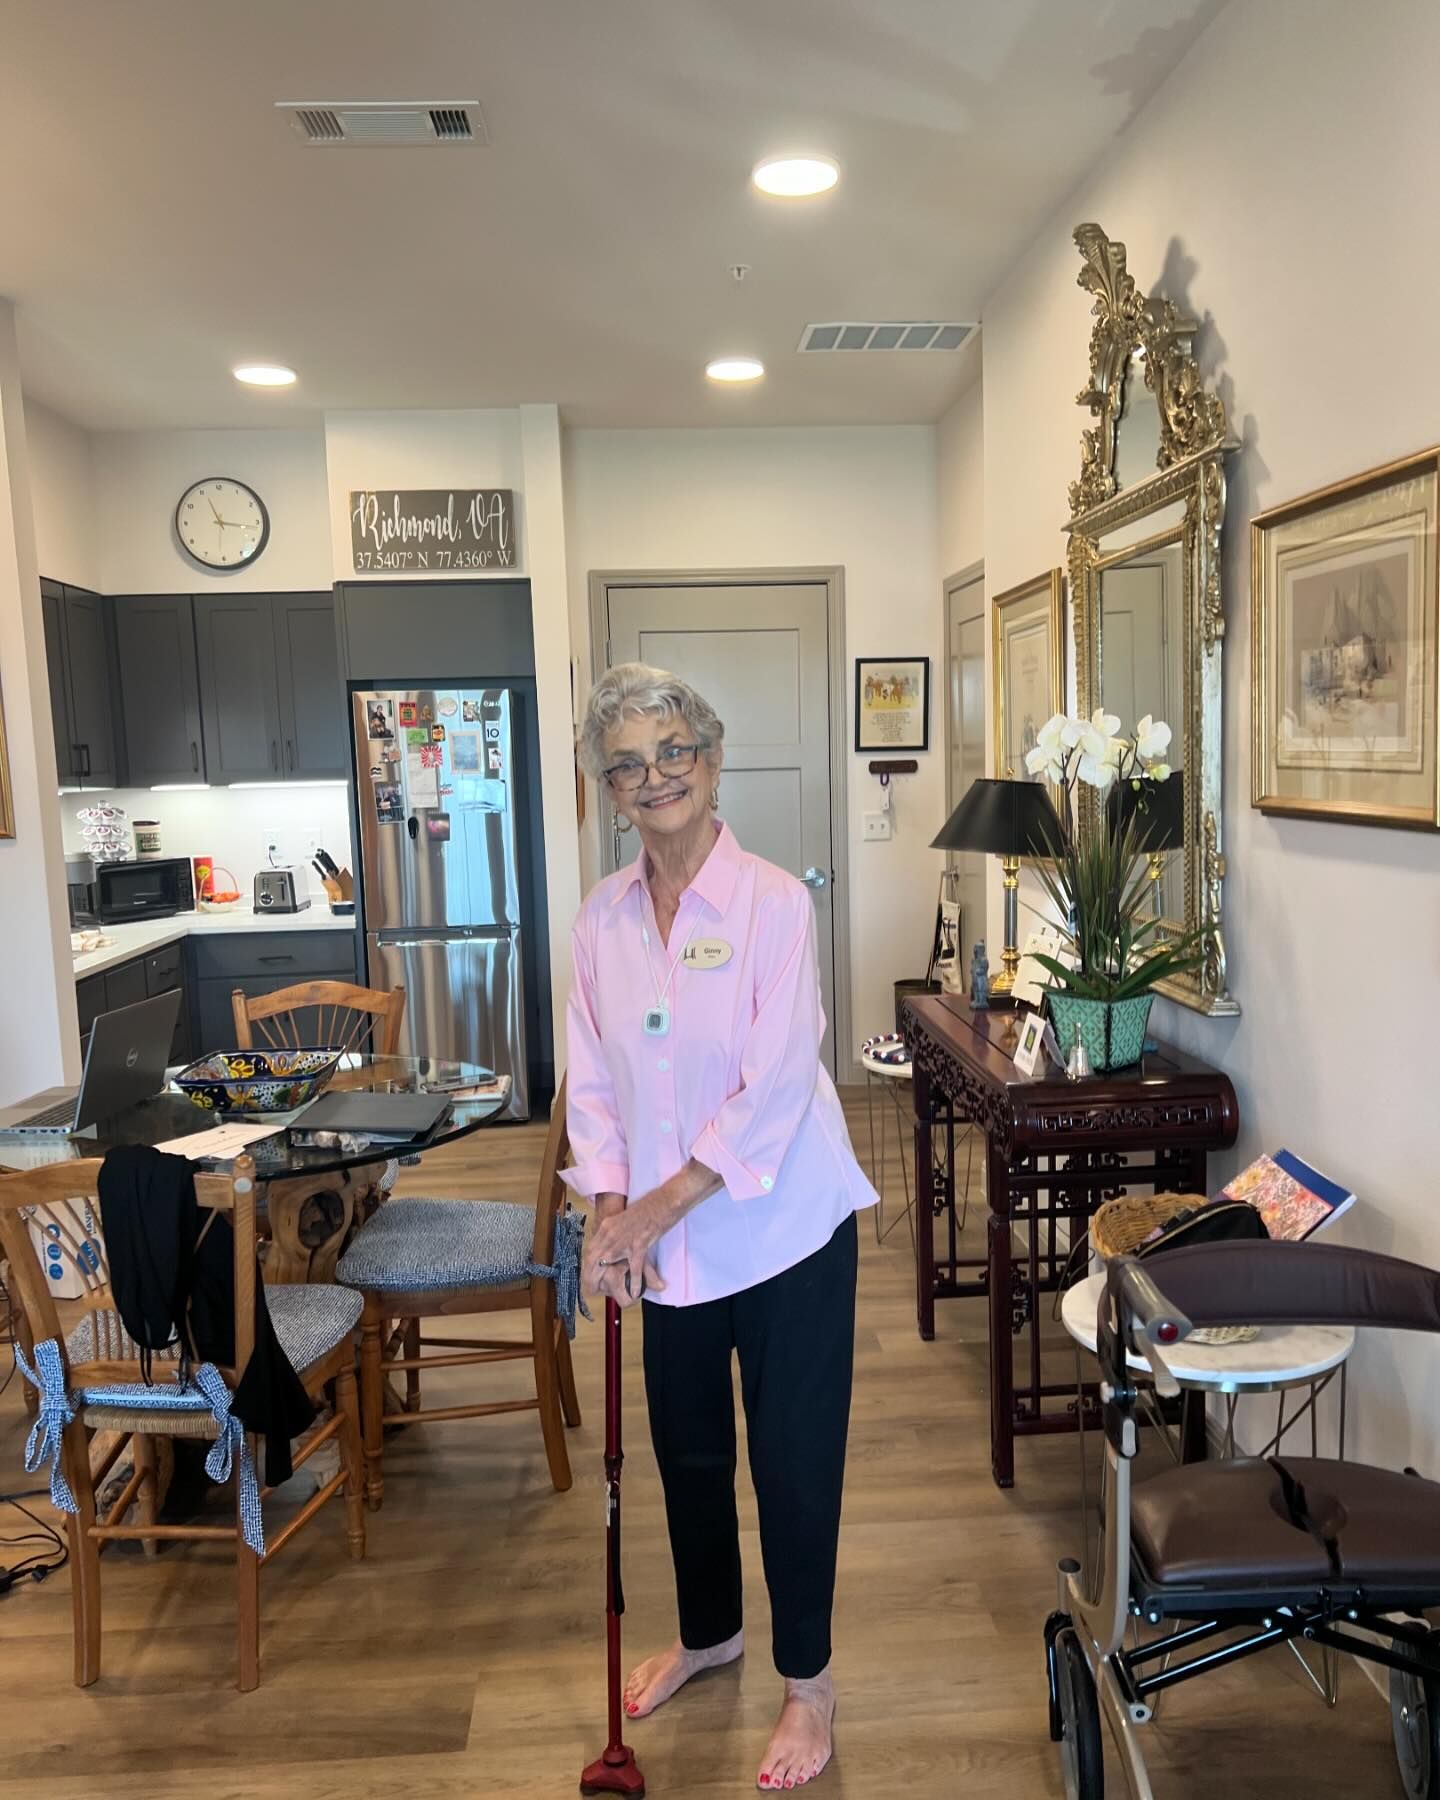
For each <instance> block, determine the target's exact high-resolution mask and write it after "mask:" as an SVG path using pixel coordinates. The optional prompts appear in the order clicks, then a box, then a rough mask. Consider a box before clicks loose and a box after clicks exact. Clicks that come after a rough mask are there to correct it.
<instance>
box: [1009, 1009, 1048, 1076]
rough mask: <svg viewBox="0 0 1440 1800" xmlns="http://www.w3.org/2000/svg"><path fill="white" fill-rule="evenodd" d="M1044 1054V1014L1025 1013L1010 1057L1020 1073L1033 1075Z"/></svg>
mask: <svg viewBox="0 0 1440 1800" xmlns="http://www.w3.org/2000/svg"><path fill="white" fill-rule="evenodd" d="M1044 1055H1045V1015H1044V1014H1043V1013H1038V1012H1032V1013H1026V1015H1025V1018H1024V1020H1023V1022H1022V1023H1021V1026H1020V1041H1019V1043H1018V1044H1016V1046H1015V1055H1014V1057H1013V1058H1012V1059H1011V1060H1012V1061H1013V1062H1014V1064H1015V1067H1016V1068H1017V1069H1018V1070H1019V1071H1020V1073H1021V1074H1022V1075H1033V1074H1034V1073H1035V1069H1036V1066H1037V1065H1038V1064H1039V1063H1040V1062H1041V1061H1042V1060H1043V1059H1044Z"/></svg>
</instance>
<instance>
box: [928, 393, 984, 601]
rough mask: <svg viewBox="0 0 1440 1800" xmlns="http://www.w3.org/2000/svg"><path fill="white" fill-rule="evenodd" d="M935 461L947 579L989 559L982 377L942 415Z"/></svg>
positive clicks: (943, 569)
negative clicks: (986, 554)
mask: <svg viewBox="0 0 1440 1800" xmlns="http://www.w3.org/2000/svg"><path fill="white" fill-rule="evenodd" d="M935 461H936V478H937V483H938V488H939V497H940V575H941V579H942V580H944V579H947V578H948V577H949V576H951V575H958V574H959V573H960V571H961V570H962V569H968V568H969V567H970V566H971V564H972V563H977V562H979V561H980V559H981V558H982V557H983V556H984V554H985V384H984V382H983V381H982V380H981V379H980V378H979V377H978V376H977V378H976V379H975V381H974V382H972V383H971V385H970V386H969V387H967V388H966V390H965V392H964V393H963V394H961V395H960V397H959V398H958V399H957V400H956V401H955V403H954V405H953V406H951V407H950V408H949V410H948V411H947V412H945V413H944V414H942V415H941V418H940V422H939V424H938V425H937V426H936V428H935Z"/></svg>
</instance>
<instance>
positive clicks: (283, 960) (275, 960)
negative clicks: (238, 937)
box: [255, 956, 295, 963]
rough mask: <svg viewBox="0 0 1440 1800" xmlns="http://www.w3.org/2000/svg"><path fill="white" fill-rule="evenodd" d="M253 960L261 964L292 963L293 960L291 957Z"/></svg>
mask: <svg viewBox="0 0 1440 1800" xmlns="http://www.w3.org/2000/svg"><path fill="white" fill-rule="evenodd" d="M255 960H256V962H263V963H293V962H294V960H295V958H294V957H293V956H257V957H256V958H255Z"/></svg>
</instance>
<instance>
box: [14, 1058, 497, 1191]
mask: <svg viewBox="0 0 1440 1800" xmlns="http://www.w3.org/2000/svg"><path fill="white" fill-rule="evenodd" d="M487 1082H494V1083H495V1085H494V1086H493V1087H492V1088H488V1089H486V1090H485V1091H484V1092H482V1093H474V1092H473V1091H472V1092H471V1093H470V1095H469V1096H468V1097H459V1096H465V1095H466V1090H467V1089H468V1090H475V1089H477V1088H482V1087H484V1084H485V1083H487ZM325 1091H326V1092H327V1093H331V1094H339V1093H372V1094H415V1093H420V1094H454V1095H456V1096H457V1097H456V1098H454V1099H452V1101H451V1106H450V1112H449V1114H448V1115H447V1117H446V1118H444V1119H442V1120H441V1122H440V1124H439V1125H438V1126H437V1127H436V1128H435V1130H434V1131H432V1132H431V1133H430V1135H429V1136H428V1137H427V1138H423V1139H421V1140H420V1141H418V1142H415V1143H408V1144H388V1143H387V1144H380V1143H376V1142H373V1141H368V1140H367V1141H357V1140H355V1139H353V1138H352V1139H346V1140H342V1141H340V1142H337V1143H334V1144H326V1145H300V1144H296V1143H294V1142H292V1140H291V1137H290V1132H289V1127H290V1126H292V1125H294V1126H297V1127H298V1126H301V1125H302V1124H303V1121H304V1109H303V1108H302V1109H300V1110H299V1111H297V1112H293V1113H275V1114H265V1113H229V1114H224V1113H216V1112H213V1111H210V1110H208V1109H207V1108H204V1107H199V1106H196V1105H194V1103H193V1102H192V1101H190V1100H187V1099H186V1097H185V1096H184V1095H183V1094H182V1093H180V1092H179V1091H178V1090H176V1089H174V1088H169V1089H167V1090H166V1091H165V1092H163V1093H159V1094H156V1095H155V1096H154V1097H153V1098H151V1099H149V1100H144V1101H142V1102H141V1103H140V1104H139V1105H138V1106H132V1107H130V1108H129V1109H128V1111H126V1112H123V1113H119V1114H117V1115H116V1116H115V1117H114V1118H112V1119H105V1120H102V1121H101V1122H100V1123H99V1124H97V1125H93V1126H91V1127H89V1128H88V1129H87V1130H85V1131H82V1132H79V1133H77V1134H75V1135H74V1136H73V1137H45V1138H38V1137H37V1138H28V1139H27V1138H11V1139H8V1140H7V1141H6V1142H4V1143H3V1144H0V1163H3V1164H4V1166H5V1167H7V1168H11V1169H37V1168H43V1167H45V1166H46V1165H47V1164H50V1163H57V1162H66V1161H74V1160H76V1159H77V1158H85V1157H92V1156H104V1155H105V1154H106V1152H107V1151H110V1150H113V1149H116V1148H117V1147H118V1146H119V1145H122V1144H169V1143H172V1142H173V1141H174V1140H175V1139H176V1138H185V1137H193V1136H195V1135H196V1134H198V1133H199V1132H202V1131H211V1130H213V1129H214V1128H215V1127H216V1126H217V1125H220V1124H227V1123H233V1124H244V1125H253V1126H257V1127H258V1126H263V1125H269V1124H272V1123H273V1126H274V1131H273V1134H272V1135H271V1136H269V1137H265V1138H257V1139H256V1140H255V1141H254V1142H253V1143H250V1144H247V1145H246V1146H245V1154H246V1155H247V1156H251V1157H253V1158H254V1161H255V1173H256V1176H257V1177H258V1178H259V1180H260V1181H262V1182H266V1183H270V1182H276V1181H285V1180H289V1179H291V1178H294V1177H297V1176H299V1177H304V1176H318V1175H330V1174H334V1173H336V1172H338V1171H340V1170H345V1169H355V1168H359V1167H362V1166H365V1165H369V1164H372V1163H375V1162H382V1163H383V1162H384V1161H385V1160H386V1159H387V1158H389V1157H395V1156H416V1155H420V1154H422V1153H423V1152H425V1151H428V1150H438V1149H440V1148H441V1147H442V1146H444V1145H446V1144H453V1143H455V1142H457V1141H458V1140H459V1139H460V1138H464V1137H468V1136H469V1135H470V1133H471V1132H473V1131H478V1130H479V1129H480V1127H481V1126H482V1125H488V1124H489V1123H490V1122H491V1120H492V1119H495V1118H496V1117H498V1115H499V1114H500V1113H501V1112H502V1111H503V1110H504V1108H505V1105H506V1103H507V1101H508V1100H509V1097H510V1083H509V1079H508V1077H505V1076H501V1077H499V1078H498V1079H497V1078H496V1077H495V1076H494V1074H493V1073H492V1071H491V1070H489V1069H483V1068H480V1067H479V1066H478V1065H476V1064H474V1063H456V1062H437V1061H435V1060H433V1059H431V1058H429V1057H423V1056H361V1055H348V1056H345V1057H343V1058H342V1059H341V1062H340V1067H339V1068H338V1069H337V1070H336V1072H335V1074H334V1076H333V1077H332V1078H331V1080H330V1082H329V1083H328V1084H327V1087H326V1089H325ZM197 1166H199V1167H204V1168H225V1167H228V1166H229V1165H228V1163H226V1162H222V1161H216V1160H213V1159H197Z"/></svg>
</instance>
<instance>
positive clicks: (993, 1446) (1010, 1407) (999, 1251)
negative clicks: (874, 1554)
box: [986, 1148, 1015, 1488]
mask: <svg viewBox="0 0 1440 1800" xmlns="http://www.w3.org/2000/svg"><path fill="white" fill-rule="evenodd" d="M987 1162H988V1170H987V1174H988V1181H987V1183H986V1185H987V1187H988V1189H989V1195H988V1198H989V1202H990V1218H989V1222H988V1230H987V1235H986V1250H987V1255H988V1259H989V1260H988V1269H989V1288H990V1291H989V1295H988V1298H987V1304H988V1305H989V1308H990V1473H991V1474H992V1475H993V1476H994V1478H995V1485H996V1487H1002V1488H1008V1487H1014V1485H1015V1361H1014V1358H1015V1349H1014V1340H1013V1338H1012V1337H1011V1323H1012V1321H1011V1312H1010V1302H1011V1293H1010V1270H1011V1246H1010V1170H1009V1164H1008V1162H1007V1160H1006V1158H1005V1157H1004V1156H1003V1155H1000V1154H998V1153H997V1152H996V1151H995V1150H994V1149H993V1148H987Z"/></svg>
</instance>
